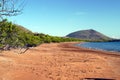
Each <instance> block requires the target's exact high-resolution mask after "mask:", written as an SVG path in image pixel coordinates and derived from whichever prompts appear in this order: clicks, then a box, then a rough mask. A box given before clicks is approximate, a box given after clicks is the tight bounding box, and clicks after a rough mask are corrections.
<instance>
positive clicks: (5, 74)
mask: <svg viewBox="0 0 120 80" xmlns="http://www.w3.org/2000/svg"><path fill="white" fill-rule="evenodd" d="M77 43H79V42H66V43H49V44H42V45H40V46H38V47H34V48H31V49H29V50H28V51H27V52H26V53H24V54H17V53H14V51H5V52H4V53H2V55H0V65H1V66H0V80H3V79H4V80H51V79H52V80H84V78H101V79H102V78H104V79H115V80H119V79H120V69H119V66H120V55H118V54H117V53H113V52H106V51H98V50H90V49H86V48H82V47H77V46H74V44H77Z"/></svg>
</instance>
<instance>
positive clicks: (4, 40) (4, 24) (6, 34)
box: [0, 20, 41, 49]
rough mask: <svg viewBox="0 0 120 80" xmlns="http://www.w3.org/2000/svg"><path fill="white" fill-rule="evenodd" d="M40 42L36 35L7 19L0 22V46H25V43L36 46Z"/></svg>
mask: <svg viewBox="0 0 120 80" xmlns="http://www.w3.org/2000/svg"><path fill="white" fill-rule="evenodd" d="M40 43H41V40H40V38H39V37H38V36H34V34H33V33H32V32H31V31H29V30H27V29H24V28H23V27H21V26H18V25H15V24H12V23H11V22H8V21H7V20H3V21H1V22H0V48H5V47H6V46H8V48H7V49H9V48H17V47H25V46H26V45H31V46H36V45H39V44H40Z"/></svg>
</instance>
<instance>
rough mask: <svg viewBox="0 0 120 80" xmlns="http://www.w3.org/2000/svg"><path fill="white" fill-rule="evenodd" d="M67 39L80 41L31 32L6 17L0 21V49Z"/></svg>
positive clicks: (67, 40)
mask: <svg viewBox="0 0 120 80" xmlns="http://www.w3.org/2000/svg"><path fill="white" fill-rule="evenodd" d="M69 41H81V40H80V39H75V38H64V37H56V36H50V35H45V34H42V33H33V32H31V31H29V30H27V29H26V28H24V27H22V26H19V25H16V24H12V22H8V21H7V19H5V20H3V21H1V22H0V49H3V50H9V49H11V48H18V47H19V48H20V47H33V46H37V45H40V44H41V43H51V42H54V43H56V42H57V43H58V42H69Z"/></svg>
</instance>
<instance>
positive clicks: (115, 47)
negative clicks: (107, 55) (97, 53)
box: [77, 42, 120, 52]
mask: <svg viewBox="0 0 120 80" xmlns="http://www.w3.org/2000/svg"><path fill="white" fill-rule="evenodd" d="M77 46H81V47H85V48H91V49H98V50H106V51H115V52H120V42H86V43H80V44H77Z"/></svg>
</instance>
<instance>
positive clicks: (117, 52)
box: [75, 43, 120, 54]
mask: <svg viewBox="0 0 120 80" xmlns="http://www.w3.org/2000/svg"><path fill="white" fill-rule="evenodd" d="M78 44H81V43H78ZM82 44H84V43H82ZM75 46H78V47H81V48H86V49H89V50H97V51H103V52H110V53H116V54H120V52H119V51H109V50H104V49H100V48H89V47H88V48H87V47H82V46H79V45H77V44H75Z"/></svg>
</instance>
